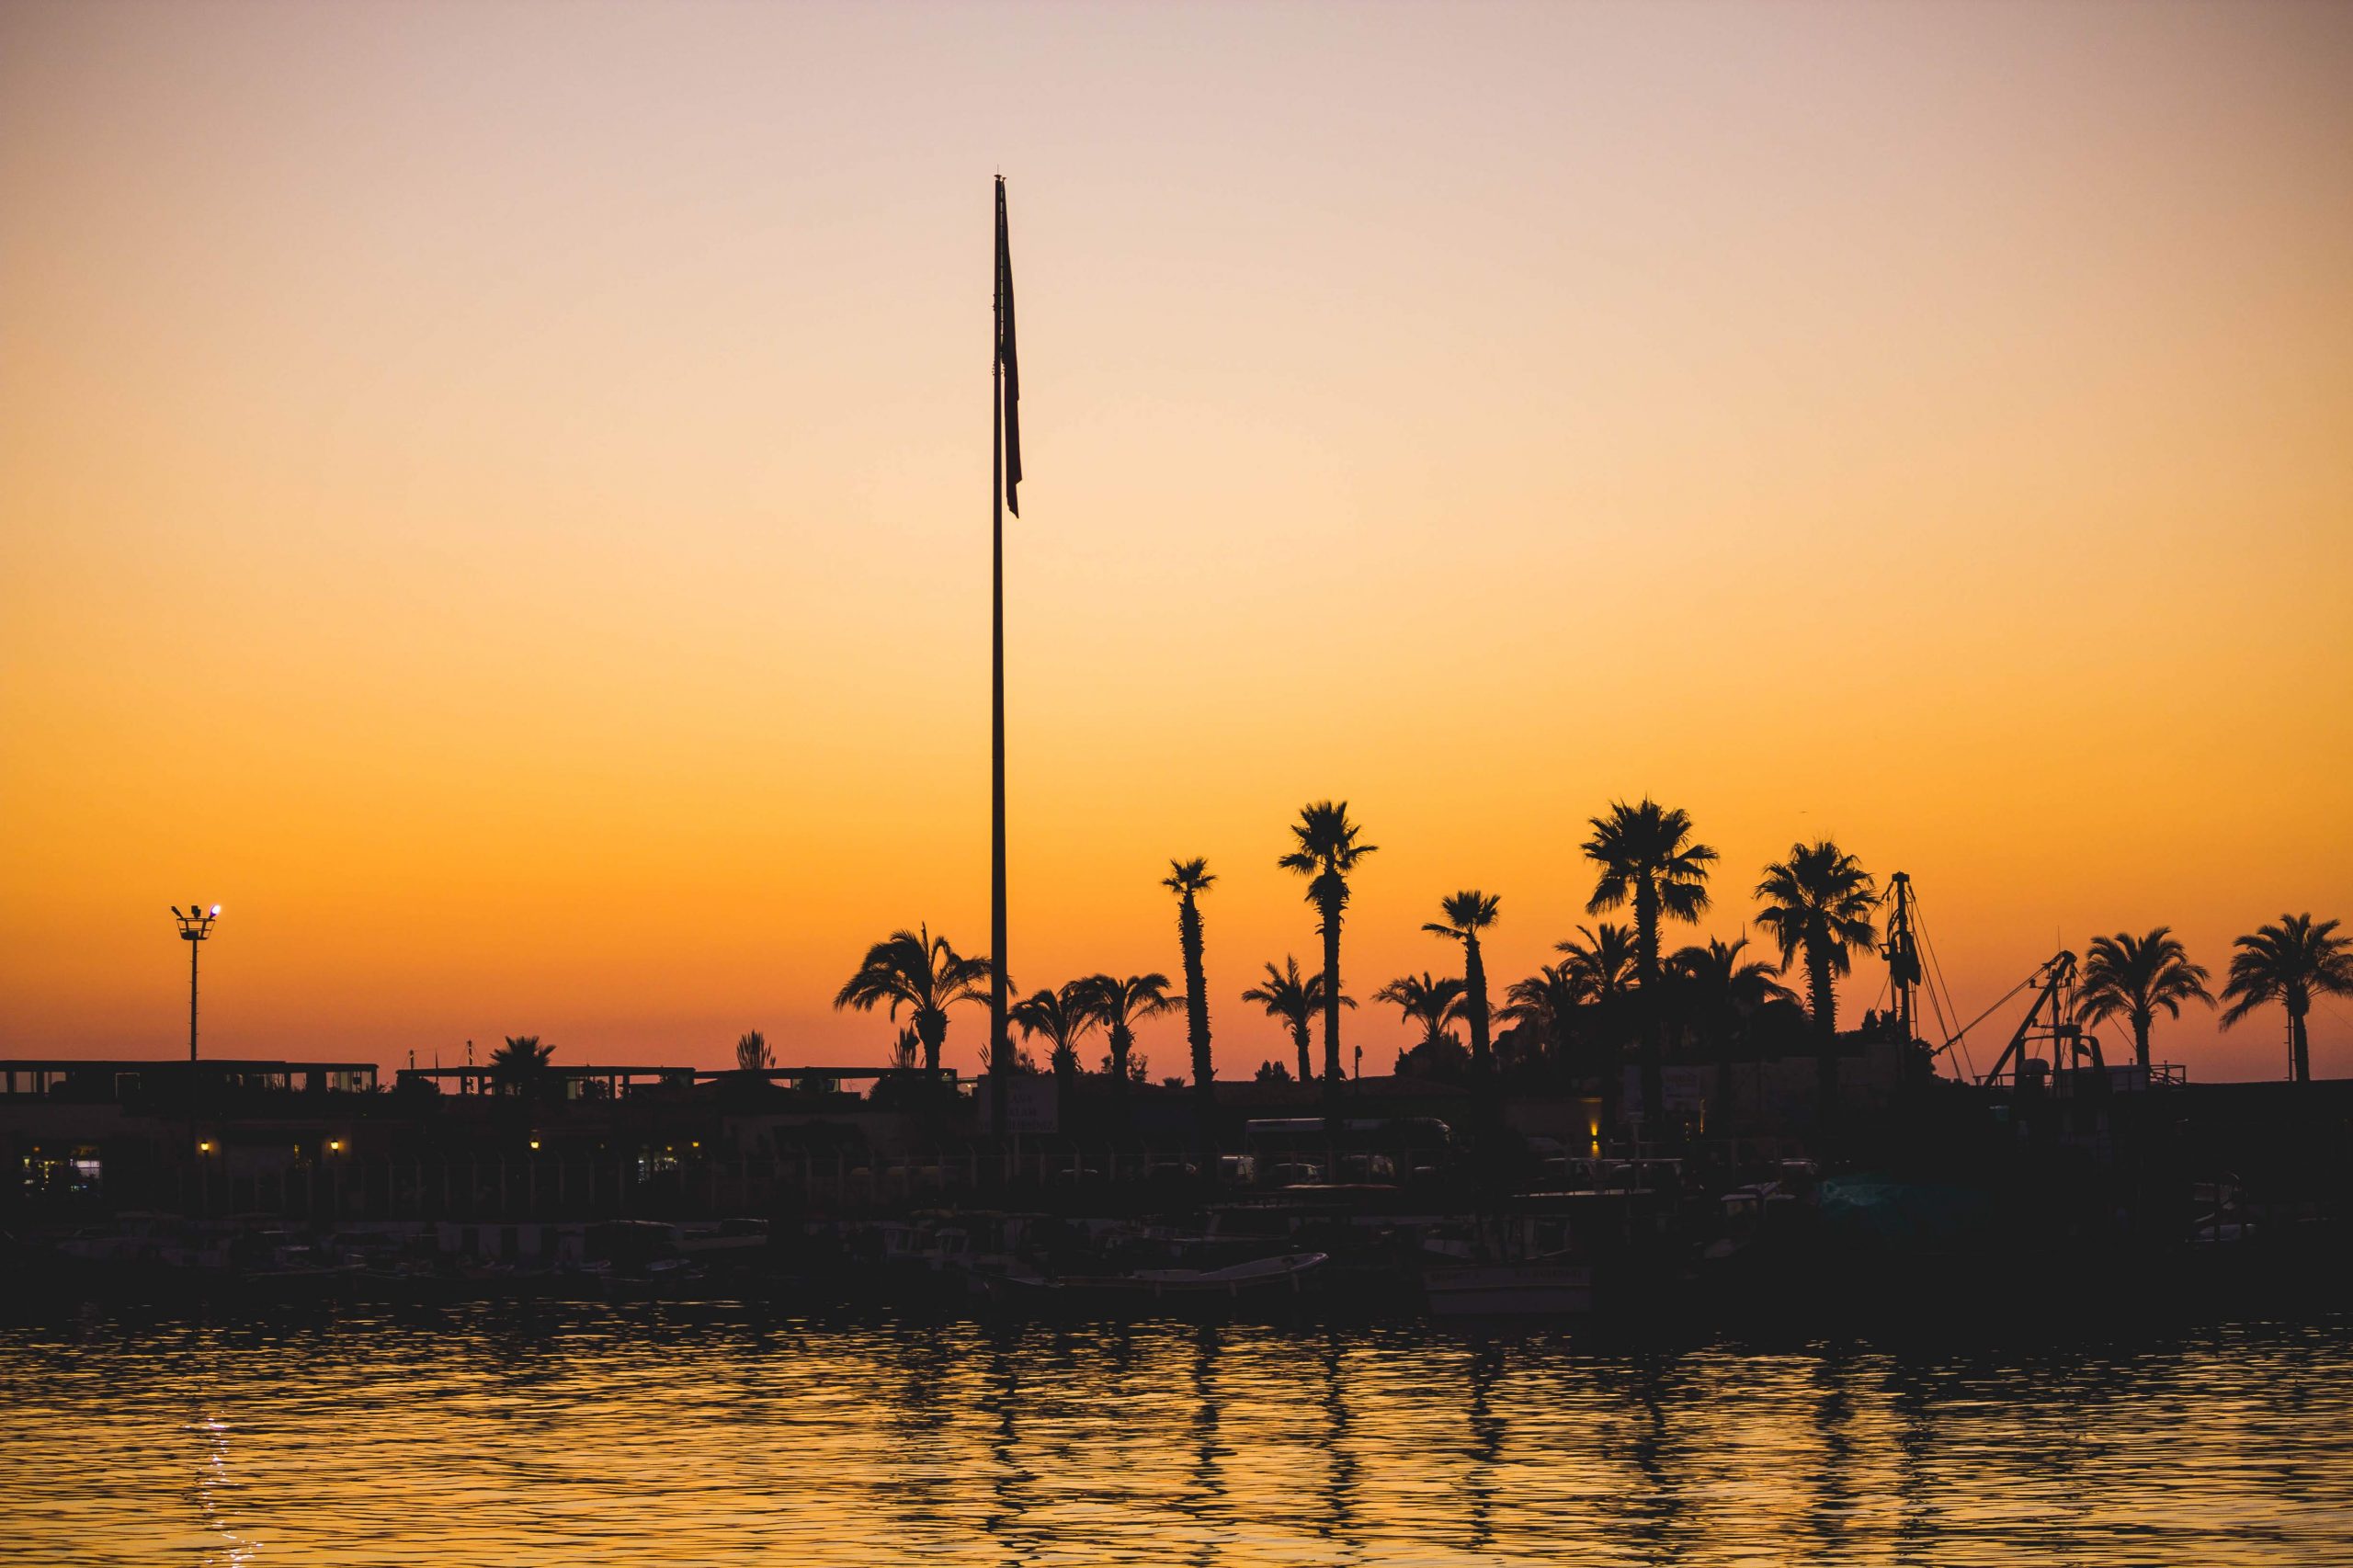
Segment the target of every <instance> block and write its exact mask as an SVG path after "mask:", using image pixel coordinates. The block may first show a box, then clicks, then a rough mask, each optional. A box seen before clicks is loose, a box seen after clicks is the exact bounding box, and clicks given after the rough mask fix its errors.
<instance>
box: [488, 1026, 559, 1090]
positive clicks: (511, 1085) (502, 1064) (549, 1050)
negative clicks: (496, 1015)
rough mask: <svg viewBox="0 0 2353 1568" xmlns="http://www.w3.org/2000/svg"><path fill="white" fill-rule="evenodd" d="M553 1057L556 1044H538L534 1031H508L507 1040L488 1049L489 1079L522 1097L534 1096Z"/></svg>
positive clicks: (538, 1038) (537, 1037) (538, 1040)
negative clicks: (492, 1048)
mask: <svg viewBox="0 0 2353 1568" xmlns="http://www.w3.org/2000/svg"><path fill="white" fill-rule="evenodd" d="M554 1057H555V1047H554V1046H551V1045H541V1044H540V1037H539V1036H537V1035H535V1034H511V1035H508V1036H507V1037H506V1044H505V1045H502V1046H500V1047H499V1048H498V1049H497V1050H496V1051H492V1052H491V1053H490V1078H491V1082H492V1083H494V1084H496V1085H499V1087H500V1088H501V1089H502V1090H506V1091H508V1092H511V1093H514V1094H517V1095H520V1096H523V1097H524V1098H525V1099H531V1098H534V1097H536V1096H538V1094H539V1091H540V1084H541V1082H542V1081H543V1080H544V1079H545V1077H546V1075H547V1070H548V1063H549V1062H551V1061H552V1060H553V1059H554Z"/></svg>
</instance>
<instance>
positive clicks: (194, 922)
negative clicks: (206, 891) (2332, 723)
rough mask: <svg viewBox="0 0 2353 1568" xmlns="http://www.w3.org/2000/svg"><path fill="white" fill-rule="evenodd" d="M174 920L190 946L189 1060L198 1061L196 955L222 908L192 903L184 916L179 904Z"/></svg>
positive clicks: (175, 909) (202, 947)
mask: <svg viewBox="0 0 2353 1568" xmlns="http://www.w3.org/2000/svg"><path fill="white" fill-rule="evenodd" d="M172 918H173V919H175V920H176V921H178V922H179V923H180V940H181V941H183V942H186V943H187V944H188V1060H189V1061H190V1062H193V1061H195V1060H196V955H197V954H198V953H199V952H201V951H203V950H204V938H206V937H210V935H212V923H213V922H214V921H215V920H218V919H220V918H221V906H220V905H219V904H217V903H216V904H214V905H213V906H212V907H211V908H210V909H207V908H205V907H204V906H203V905H202V904H200V903H191V904H189V905H188V912H187V913H186V914H182V913H181V912H180V906H179V905H178V904H174V905H172Z"/></svg>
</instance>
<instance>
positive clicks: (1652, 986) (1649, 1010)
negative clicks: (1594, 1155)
mask: <svg viewBox="0 0 2353 1568" xmlns="http://www.w3.org/2000/svg"><path fill="white" fill-rule="evenodd" d="M1634 966H1635V968H1636V970H1637V971H1639V972H1640V973H1641V975H1642V980H1643V1006H1642V1014H1643V1039H1642V1044H1641V1048H1640V1049H1641V1053H1642V1062H1643V1119H1644V1120H1645V1121H1647V1122H1649V1123H1650V1125H1651V1129H1652V1131H1651V1136H1652V1137H1653V1138H1654V1139H1655V1138H1657V1137H1659V1136H1661V1135H1662V1133H1663V1132H1664V1131H1665V1127H1666V1072H1665V1056H1666V1045H1665V1030H1666V1013H1665V1008H1663V1007H1662V1006H1660V1004H1661V1003H1662V1002H1663V1001H1664V1000H1665V998H1664V997H1663V996H1661V995H1660V994H1659V983H1658V890H1657V889H1655V888H1654V887H1652V886H1651V885H1650V883H1649V882H1648V881H1645V882H1643V885H1642V887H1641V888H1640V889H1639V890H1638V891H1637V892H1636V893H1635V894H1634Z"/></svg>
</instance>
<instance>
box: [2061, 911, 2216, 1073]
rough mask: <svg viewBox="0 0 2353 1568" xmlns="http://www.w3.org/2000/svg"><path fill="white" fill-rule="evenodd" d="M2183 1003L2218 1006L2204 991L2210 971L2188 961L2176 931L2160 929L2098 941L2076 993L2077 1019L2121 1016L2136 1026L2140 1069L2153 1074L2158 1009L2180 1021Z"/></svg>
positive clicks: (2134, 1037)
mask: <svg viewBox="0 0 2353 1568" xmlns="http://www.w3.org/2000/svg"><path fill="white" fill-rule="evenodd" d="M2184 1002H2203V1003H2205V1004H2206V1006H2209V1007H2211V1006H2213V1005H2214V997H2213V994H2212V993H2211V992H2209V991H2208V990H2207V989H2206V969H2205V966H2204V965H2202V964H2194V963H2191V962H2190V961H2189V954H2188V951H2187V950H2186V949H2183V947H2182V945H2181V939H2180V938H2179V937H2176V936H2174V935H2173V932H2172V927H2170V926H2158V927H2157V928H2156V929H2155V930H2154V931H2152V932H2150V933H2149V934H2148V935H2147V936H2145V937H2135V936H2134V935H2132V933H2131V932H2130V931H2119V932H2118V933H2117V934H2116V935H2115V936H2113V937H2093V938H2092V945H2091V950H2090V951H2089V952H2088V953H2086V955H2085V956H2084V978H2083V989H2082V990H2081V991H2080V992H2078V993H2077V994H2076V1001H2075V1016H2076V1017H2078V1018H2080V1019H2082V1020H2083V1021H2084V1022H2085V1023H2087V1024H2097V1023H2100V1022H2102V1021H2104V1020H2106V1019H2109V1018H2122V1019H2124V1020H2125V1021H2126V1022H2128V1023H2130V1024H2131V1026H2132V1054H2133V1057H2134V1059H2135V1060H2137V1061H2138V1062H2140V1063H2141V1071H2143V1073H2145V1072H2147V1071H2148V1070H2149V1027H2150V1026H2151V1025H2152V1024H2154V1023H2155V1022H2156V1017H2157V1009H2158V1008H2160V1007H2163V1008H2164V1009H2165V1016H2166V1017H2172V1018H2177V1017H2181V1005H2182V1004H2183V1003H2184Z"/></svg>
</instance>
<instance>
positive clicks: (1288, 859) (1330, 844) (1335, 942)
mask: <svg viewBox="0 0 2353 1568" xmlns="http://www.w3.org/2000/svg"><path fill="white" fill-rule="evenodd" d="M1290 831H1291V835H1292V836H1293V837H1295V838H1296V839H1298V841H1299V847H1298V848H1296V849H1294V850H1292V851H1291V852H1290V854H1288V855H1286V856H1284V857H1283V858H1281V859H1280V860H1279V861H1277V862H1276V864H1277V865H1279V866H1280V867H1281V868H1282V869H1284V870H1286V871H1296V872H1298V873H1299V874H1300V875H1301V876H1302V877H1306V878H1308V879H1309V881H1308V884H1307V899H1308V902H1309V903H1313V905H1315V913H1316V915H1317V916H1318V926H1319V929H1320V930H1321V931H1322V933H1323V937H1324V1085H1325V1087H1326V1090H1327V1091H1328V1092H1329V1093H1331V1094H1334V1095H1337V1094H1338V1093H1339V1088H1340V917H1341V912H1342V911H1344V910H1346V909H1347V906H1348V873H1349V872H1351V871H1353V870H1355V869H1357V865H1358V862H1360V861H1361V860H1363V858H1365V857H1366V856H1368V855H1370V854H1372V853H1373V852H1374V851H1375V850H1376V849H1377V848H1378V847H1379V846H1377V845H1371V844H1359V843H1358V842H1357V835H1358V833H1360V832H1362V831H1363V830H1362V829H1361V828H1359V827H1358V825H1357V824H1355V823H1352V822H1350V821H1349V820H1348V803H1347V801H1315V802H1313V804H1310V805H1307V806H1302V808H1300V812H1299V820H1298V821H1297V822H1295V823H1293V824H1290Z"/></svg>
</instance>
